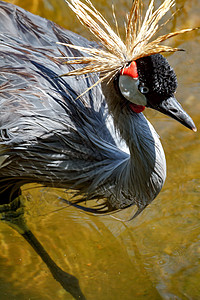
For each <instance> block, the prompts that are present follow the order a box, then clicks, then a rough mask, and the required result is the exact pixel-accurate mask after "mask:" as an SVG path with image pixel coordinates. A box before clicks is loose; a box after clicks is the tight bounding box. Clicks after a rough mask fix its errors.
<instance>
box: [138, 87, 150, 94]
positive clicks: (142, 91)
mask: <svg viewBox="0 0 200 300" xmlns="http://www.w3.org/2000/svg"><path fill="white" fill-rule="evenodd" d="M139 91H140V93H142V94H147V93H148V92H149V88H148V87H147V86H139Z"/></svg>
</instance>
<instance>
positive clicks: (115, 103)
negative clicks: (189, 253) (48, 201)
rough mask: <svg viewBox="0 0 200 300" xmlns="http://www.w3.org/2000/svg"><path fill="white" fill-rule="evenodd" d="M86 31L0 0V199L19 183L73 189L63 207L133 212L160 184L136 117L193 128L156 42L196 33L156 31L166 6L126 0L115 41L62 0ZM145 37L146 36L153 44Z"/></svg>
mask: <svg viewBox="0 0 200 300" xmlns="http://www.w3.org/2000/svg"><path fill="white" fill-rule="evenodd" d="M66 3H67V4H68V6H69V7H70V9H72V10H73V11H74V12H75V15H76V16H77V17H78V19H79V20H80V22H81V23H82V24H83V25H84V26H85V27H86V28H87V29H89V31H90V32H91V33H92V34H93V36H94V39H93V40H92V41H89V40H88V39H86V38H84V37H82V36H80V35H78V34H75V33H73V32H71V31H68V30H67V29H64V28H61V27H60V26H58V25H57V24H55V23H53V22H52V21H49V20H46V19H43V18H41V17H39V16H36V15H33V14H31V13H29V12H27V11H25V10H24V9H22V8H19V7H17V6H15V5H12V4H8V3H5V2H2V1H0V31H1V32H0V58H1V59H0V69H1V74H0V183H1V188H0V199H1V200H0V201H1V203H0V204H1V206H2V209H3V206H5V205H7V204H8V203H11V202H12V201H14V199H16V198H17V197H18V196H19V195H20V194H21V187H22V186H23V185H24V184H27V183H39V184H42V185H43V186H48V187H56V188H62V189H65V190H66V191H68V190H70V193H72V197H71V199H70V200H69V201H68V200H67V203H68V204H70V205H73V206H75V207H77V208H79V209H83V210H85V211H86V212H90V213H95V214H107V213H108V214H110V213H114V212H117V211H120V210H122V209H125V208H128V207H131V206H133V205H135V206H136V208H137V211H136V212H135V213H134V215H133V216H132V218H135V217H136V216H138V215H139V214H140V213H141V212H142V211H143V210H144V209H145V208H146V207H147V206H148V205H149V204H150V203H151V202H152V201H153V200H154V199H155V198H156V196H157V195H158V194H159V192H160V191H161V189H162V187H163V184H164V182H165V179H166V160H165V154H164V150H163V147H162V145H161V142H160V138H159V136H158V134H157V132H156V131H155V129H154V128H153V126H152V125H151V123H150V122H149V121H148V120H147V119H146V117H145V116H144V114H143V111H144V109H145V108H150V109H154V110H157V111H159V112H161V113H164V114H166V115H168V116H170V117H172V118H174V119H175V120H177V121H179V122H180V123H181V124H182V125H184V126H186V127H188V128H189V129H192V130H193V131H196V127H195V124H194V122H193V121H192V119H191V118H190V116H189V115H188V114H187V113H186V112H185V111H184V109H183V108H182V106H181V104H180V103H179V102H178V101H177V100H176V98H175V95H174V94H175V92H176V89H177V78H176V75H175V72H174V70H173V68H172V67H171V66H170V65H169V63H168V61H167V59H166V58H165V57H164V56H163V54H164V53H166V52H172V53H173V52H176V51H179V50H182V49H177V48H172V47H170V46H166V45H163V44H161V43H162V42H164V41H165V40H167V39H169V38H172V37H174V36H176V35H178V34H185V33H186V32H190V31H191V30H194V29H196V28H194V29H193V28H192V29H182V30H179V31H176V32H172V33H168V34H164V35H159V36H158V37H156V38H155V34H157V33H158V32H159V30H160V29H161V28H163V27H165V23H164V24H163V25H159V22H160V20H161V19H162V18H163V16H164V15H165V14H166V13H167V12H168V11H169V10H170V9H171V8H172V7H173V6H175V1H174V0H164V1H163V2H162V4H161V5H160V6H159V7H158V8H157V9H155V8H154V6H155V3H154V0H151V1H150V4H149V7H148V8H147V10H146V12H145V13H144V12H143V10H142V6H143V4H142V1H141V0H135V1H133V4H132V6H131V9H130V12H129V14H128V15H127V22H126V28H125V34H124V36H125V37H124V38H121V33H120V30H119V26H118V22H117V18H116V15H115V12H114V10H113V18H114V20H115V21H114V22H115V28H114V29H113V28H112V26H111V25H109V23H108V22H107V20H106V19H105V18H104V17H103V16H102V15H101V14H100V12H98V11H97V9H96V8H95V7H94V6H93V4H92V3H91V2H90V1H89V0H86V1H85V2H83V1H79V0H69V1H66ZM153 38H154V39H153Z"/></svg>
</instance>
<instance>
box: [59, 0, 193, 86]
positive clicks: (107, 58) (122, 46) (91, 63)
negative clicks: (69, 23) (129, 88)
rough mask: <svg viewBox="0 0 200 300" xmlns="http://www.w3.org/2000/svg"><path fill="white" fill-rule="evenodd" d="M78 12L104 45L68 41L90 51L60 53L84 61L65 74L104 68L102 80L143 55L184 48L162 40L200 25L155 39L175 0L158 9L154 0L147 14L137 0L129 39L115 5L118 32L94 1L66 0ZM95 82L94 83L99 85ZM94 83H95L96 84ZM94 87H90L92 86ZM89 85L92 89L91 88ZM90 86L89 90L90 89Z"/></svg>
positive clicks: (66, 59)
mask: <svg viewBox="0 0 200 300" xmlns="http://www.w3.org/2000/svg"><path fill="white" fill-rule="evenodd" d="M65 1H66V2H67V4H68V5H69V7H70V8H71V9H72V10H73V11H74V12H75V14H76V16H77V18H78V19H79V20H80V22H81V23H82V24H83V25H84V26H85V27H87V28H88V29H89V30H90V32H91V33H92V34H93V35H94V36H95V37H96V38H97V39H98V40H99V41H100V42H101V45H102V48H101V49H96V48H92V47H91V48H84V47H81V46H78V45H71V44H65V43H62V44H63V45H65V46H66V47H69V48H72V49H76V50H79V51H82V52H85V53H86V54H88V55H89V56H88V57H75V58H74V57H73V58H72V57H65V56H63V57H59V58H60V59H64V63H66V64H84V66H81V68H80V69H76V70H73V71H71V72H68V73H66V74H62V75H61V76H72V75H83V74H89V73H98V72H101V73H102V76H101V79H100V80H99V81H98V83H99V82H101V81H103V80H105V79H106V78H108V77H110V76H113V74H115V73H116V72H118V71H119V70H121V69H122V68H123V67H125V66H126V65H127V64H128V63H130V62H131V61H133V60H137V59H139V58H142V57H145V56H149V55H152V54H157V53H161V52H162V53H163V52H176V51H181V50H182V49H179V48H172V47H170V46H165V45H162V44H161V43H162V42H163V41H165V40H167V39H169V38H172V37H174V36H176V35H179V34H182V33H186V32H189V31H192V30H195V29H197V28H192V29H182V30H179V31H176V32H172V33H168V34H165V35H161V36H159V37H157V38H156V39H154V40H152V38H153V37H154V36H155V34H156V33H158V31H159V30H160V28H162V27H164V26H165V25H166V23H167V22H165V23H163V24H161V25H159V22H160V20H161V19H162V18H163V16H164V15H165V14H166V13H167V12H168V11H169V10H170V9H171V8H172V7H173V6H174V5H175V0H165V1H164V2H163V3H162V4H161V5H160V6H159V7H158V8H157V9H156V10H155V9H154V0H151V1H150V3H149V6H148V9H147V10H146V13H145V14H144V13H143V12H142V7H143V2H142V0H134V1H133V4H132V7H131V9H130V13H129V14H128V16H127V22H126V24H125V41H123V40H122V39H121V37H120V35H119V28H118V23H117V19H116V16H115V13H114V8H113V17H114V21H115V26H116V32H115V31H114V30H113V29H112V28H111V26H110V25H109V23H108V22H107V21H106V20H105V18H104V17H103V16H102V15H101V14H100V13H99V12H98V11H97V10H96V8H95V7H94V6H93V4H92V3H91V2H90V1H89V0H86V1H85V3H84V2H82V1H80V0H65ZM95 85H96V84H94V85H93V86H95ZM93 86H92V87H93ZM92 87H90V88H89V89H91V88H92ZM89 89H88V90H89ZM88 90H87V91H88Z"/></svg>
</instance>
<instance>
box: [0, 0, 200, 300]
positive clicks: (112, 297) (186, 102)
mask: <svg viewBox="0 0 200 300" xmlns="http://www.w3.org/2000/svg"><path fill="white" fill-rule="evenodd" d="M9 2H13V3H15V4H17V5H20V6H22V7H24V8H26V9H27V10H29V11H31V12H33V13H36V14H39V15H41V16H43V17H46V18H50V19H51V20H54V21H55V22H57V23H59V24H60V25H63V26H65V27H66V28H69V29H70V30H73V31H76V32H78V33H81V34H84V35H85V36H88V34H87V33H85V29H84V28H82V27H81V26H80V25H79V23H78V21H74V19H75V18H74V16H73V14H72V13H71V12H69V9H68V8H67V6H66V4H65V3H64V2H63V1H61V0H59V1H58V0H57V1H55V0H51V1H50V0H49V1H48V0H43V1H42V0H40V1H39V0H35V1H33V0H32V1H30V0H29V1H22V0H18V1H17V0H16V1H9ZM113 2H114V3H116V7H117V8H118V7H120V10H118V11H117V14H118V15H119V16H120V18H122V17H124V14H125V11H126V10H127V9H128V7H129V5H128V1H127V0H126V1H124V0H117V1H113ZM145 2H147V1H145ZM158 2H160V1H158ZM93 3H94V4H95V5H97V7H98V8H99V9H101V11H102V12H103V14H105V15H106V17H107V18H109V20H111V16H110V15H109V7H110V1H105V0H104V1H97V0H96V1H93ZM178 7H183V9H182V11H181V13H179V14H178V15H177V16H176V17H175V20H174V21H173V22H172V24H168V28H169V30H171V29H172V30H175V29H180V28H185V27H194V26H197V25H199V14H200V2H199V1H198V0H192V1H178ZM71 18H73V19H72V20H73V21H71ZM172 45H173V46H179V47H181V48H184V49H186V52H185V53H182V52H180V53H177V54H174V55H172V56H169V57H168V59H169V61H170V64H171V65H172V66H173V67H174V69H175V71H176V73H177V76H178V79H179V87H178V91H177V94H176V97H177V99H179V100H180V102H181V103H182V105H183V106H184V108H185V109H186V111H187V112H188V113H189V114H190V115H191V116H192V117H193V119H194V121H195V123H196V126H197V128H198V129H199V130H200V126H199V125H200V101H199V75H200V71H199V46H200V38H199V32H194V33H190V34H187V35H184V36H181V37H178V38H177V39H173V41H172ZM146 114H147V116H148V118H149V119H150V121H151V122H152V123H153V125H154V126H155V128H156V130H157V131H158V133H159V135H160V136H161V140H162V143H163V146H164V149H165V153H166V158H167V166H168V175H167V180H166V183H165V185H164V188H163V190H162V192H161V193H160V194H159V196H158V197H157V198H156V200H155V201H154V202H153V203H152V204H151V205H150V206H149V207H148V208H147V209H146V210H145V211H144V212H143V213H142V214H141V215H140V216H139V217H137V218H136V219H135V220H133V221H131V222H123V221H119V220H116V219H114V218H112V217H110V216H105V217H94V216H90V215H87V214H85V213H82V212H80V211H78V210H76V209H75V208H65V205H64V204H63V203H62V202H61V201H59V200H58V196H60V195H61V193H60V192H59V191H58V190H53V189H43V188H38V189H34V186H26V187H25V188H24V193H25V194H26V195H27V196H28V202H27V209H26V219H27V223H28V225H29V227H30V228H31V230H32V231H33V232H34V234H35V235H36V236H37V238H38V239H39V241H40V242H41V243H42V244H43V246H44V248H45V249H46V251H47V252H48V253H49V255H50V256H51V257H52V259H53V260H54V261H55V262H56V264H57V265H58V266H60V267H61V268H62V269H63V270H64V271H65V272H69V273H70V274H73V275H74V276H76V277H77V278H78V279H79V282H80V286H81V288H82V291H83V292H84V294H85V295H86V297H87V299H89V300H93V299H95V300H118V299H119V300H121V299H124V300H129V299H130V300H132V299H145V300H148V299H182V300H185V299H192V300H197V299H199V298H200V285H199V282H200V264H199V258H200V240H199V237H200V228H199V221H200V213H199V212H200V209H199V208H200V207H199V206H200V205H199V199H200V193H199V188H200V164H199V157H200V143H199V141H200V133H199V131H198V132H197V133H193V132H192V131H189V130H188V129H186V128H184V127H183V126H182V125H180V124H179V123H177V122H176V121H174V120H172V119H169V118H168V117H165V116H164V115H161V114H159V113H156V112H152V111H147V112H146ZM131 214H132V211H131V209H130V210H128V211H124V212H121V213H120V214H118V215H117V217H118V218H121V219H125V220H127V219H128V218H129V217H130V216H131ZM0 249H1V254H0V268H1V272H0V299H1V300H7V299H13V300H14V299H16V300H18V299H19V300H22V299H26V300H28V299H31V300H48V299H61V300H63V299H64V300H68V299H72V296H71V295H70V294H68V293H66V291H65V290H64V289H63V288H62V287H61V285H60V284H59V283H58V282H57V281H55V280H54V279H53V277H52V275H51V273H50V271H49V269H48V268H47V267H46V265H45V264H44V263H43V262H42V260H41V259H40V258H39V256H38V255H37V254H36V253H35V252H34V250H33V249H32V248H31V247H30V245H29V244H28V243H26V242H25V240H24V239H23V238H22V237H21V236H20V235H19V234H18V233H16V232H15V231H14V230H13V229H11V228H10V227H8V226H7V225H6V224H3V223H0Z"/></svg>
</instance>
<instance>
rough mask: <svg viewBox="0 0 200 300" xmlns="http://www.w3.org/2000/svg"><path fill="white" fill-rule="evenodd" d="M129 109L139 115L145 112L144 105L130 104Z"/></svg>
mask: <svg viewBox="0 0 200 300" xmlns="http://www.w3.org/2000/svg"><path fill="white" fill-rule="evenodd" d="M129 107H130V109H131V110H132V111H134V112H135V113H137V114H139V113H141V112H142V111H144V110H145V106H143V105H137V104H134V103H130V104H129Z"/></svg>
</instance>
